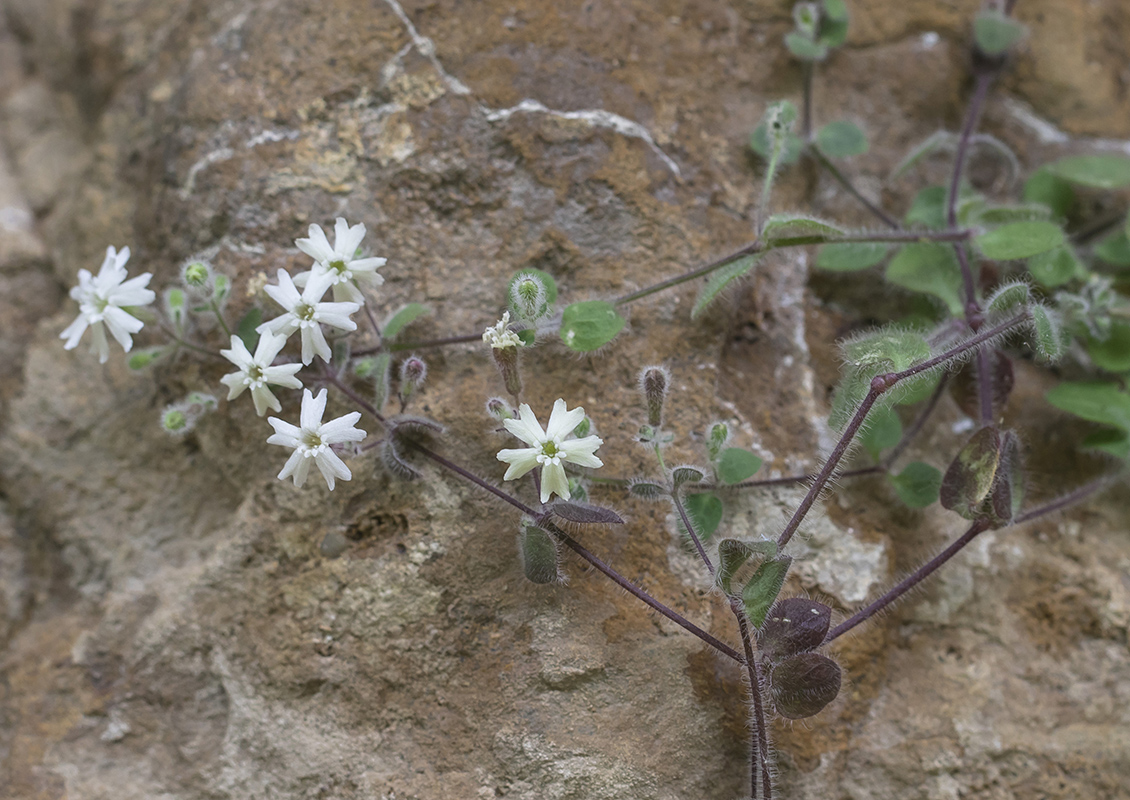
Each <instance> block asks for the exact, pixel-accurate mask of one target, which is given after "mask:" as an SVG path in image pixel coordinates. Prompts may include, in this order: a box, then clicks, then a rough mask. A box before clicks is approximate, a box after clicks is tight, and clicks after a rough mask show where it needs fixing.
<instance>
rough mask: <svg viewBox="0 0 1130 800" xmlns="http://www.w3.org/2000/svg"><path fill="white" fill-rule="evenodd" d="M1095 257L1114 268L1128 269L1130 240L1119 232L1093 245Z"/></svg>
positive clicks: (1129, 265) (1129, 264)
mask: <svg viewBox="0 0 1130 800" xmlns="http://www.w3.org/2000/svg"><path fill="white" fill-rule="evenodd" d="M1095 255H1096V256H1098V257H1099V258H1101V259H1102V260H1103V261H1105V262H1106V263H1108V264H1113V265H1114V266H1116V267H1130V238H1127V234H1126V231H1119V232H1118V233H1116V234H1114V235H1113V236H1108V237H1106V238H1105V239H1103V240H1102V241H1101V242H1099V243H1098V244H1097V245H1095Z"/></svg>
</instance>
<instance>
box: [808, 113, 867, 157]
mask: <svg viewBox="0 0 1130 800" xmlns="http://www.w3.org/2000/svg"><path fill="white" fill-rule="evenodd" d="M816 146H817V147H819V148H820V152H822V153H823V154H824V155H826V156H828V157H829V158H848V157H849V156H858V155H862V154H863V153H866V152H867V135H866V134H865V133H864V132H863V131H862V130H860V129H859V126H858V125H855V124H853V123H851V122H845V121H843V120H840V121H837V122H829V123H828V124H827V125H825V126H824V127H823V128H821V129H820V130H819V131H817V133H816Z"/></svg>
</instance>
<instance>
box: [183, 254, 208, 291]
mask: <svg viewBox="0 0 1130 800" xmlns="http://www.w3.org/2000/svg"><path fill="white" fill-rule="evenodd" d="M180 276H181V280H182V281H184V285H185V286H187V287H188V288H190V289H201V290H202V289H204V288H206V287H207V286H208V283H209V282H210V281H211V280H212V268H211V267H210V266H208V264H206V263H205V262H203V261H190V262H189V263H187V264H185V265H184V266H183V267H181V273H180Z"/></svg>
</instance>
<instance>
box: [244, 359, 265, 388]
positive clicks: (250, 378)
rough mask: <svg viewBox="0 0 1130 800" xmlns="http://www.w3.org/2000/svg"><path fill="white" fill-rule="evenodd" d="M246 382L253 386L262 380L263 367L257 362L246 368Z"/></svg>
mask: <svg viewBox="0 0 1130 800" xmlns="http://www.w3.org/2000/svg"><path fill="white" fill-rule="evenodd" d="M247 382H248V383H249V384H250V385H252V386H255V385H257V384H260V383H262V382H263V368H262V367H260V366H259V365H258V364H252V365H251V366H250V367H248V368H247Z"/></svg>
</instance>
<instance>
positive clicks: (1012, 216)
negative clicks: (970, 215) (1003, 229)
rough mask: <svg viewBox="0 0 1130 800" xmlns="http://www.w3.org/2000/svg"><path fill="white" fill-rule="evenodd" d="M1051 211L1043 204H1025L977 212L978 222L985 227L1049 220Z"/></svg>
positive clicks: (993, 207) (994, 207)
mask: <svg viewBox="0 0 1130 800" xmlns="http://www.w3.org/2000/svg"><path fill="white" fill-rule="evenodd" d="M1050 216H1051V209H1049V208H1048V207H1047V206H1045V205H1044V204H1043V203H1025V204H1021V205H1012V206H990V207H988V208H983V209H981V210H980V211H978V212H977V216H976V221H977V222H980V223H982V224H984V225H1005V224H1007V223H1009V222H1032V221H1043V220H1047V219H1048V218H1049V217H1050Z"/></svg>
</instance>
